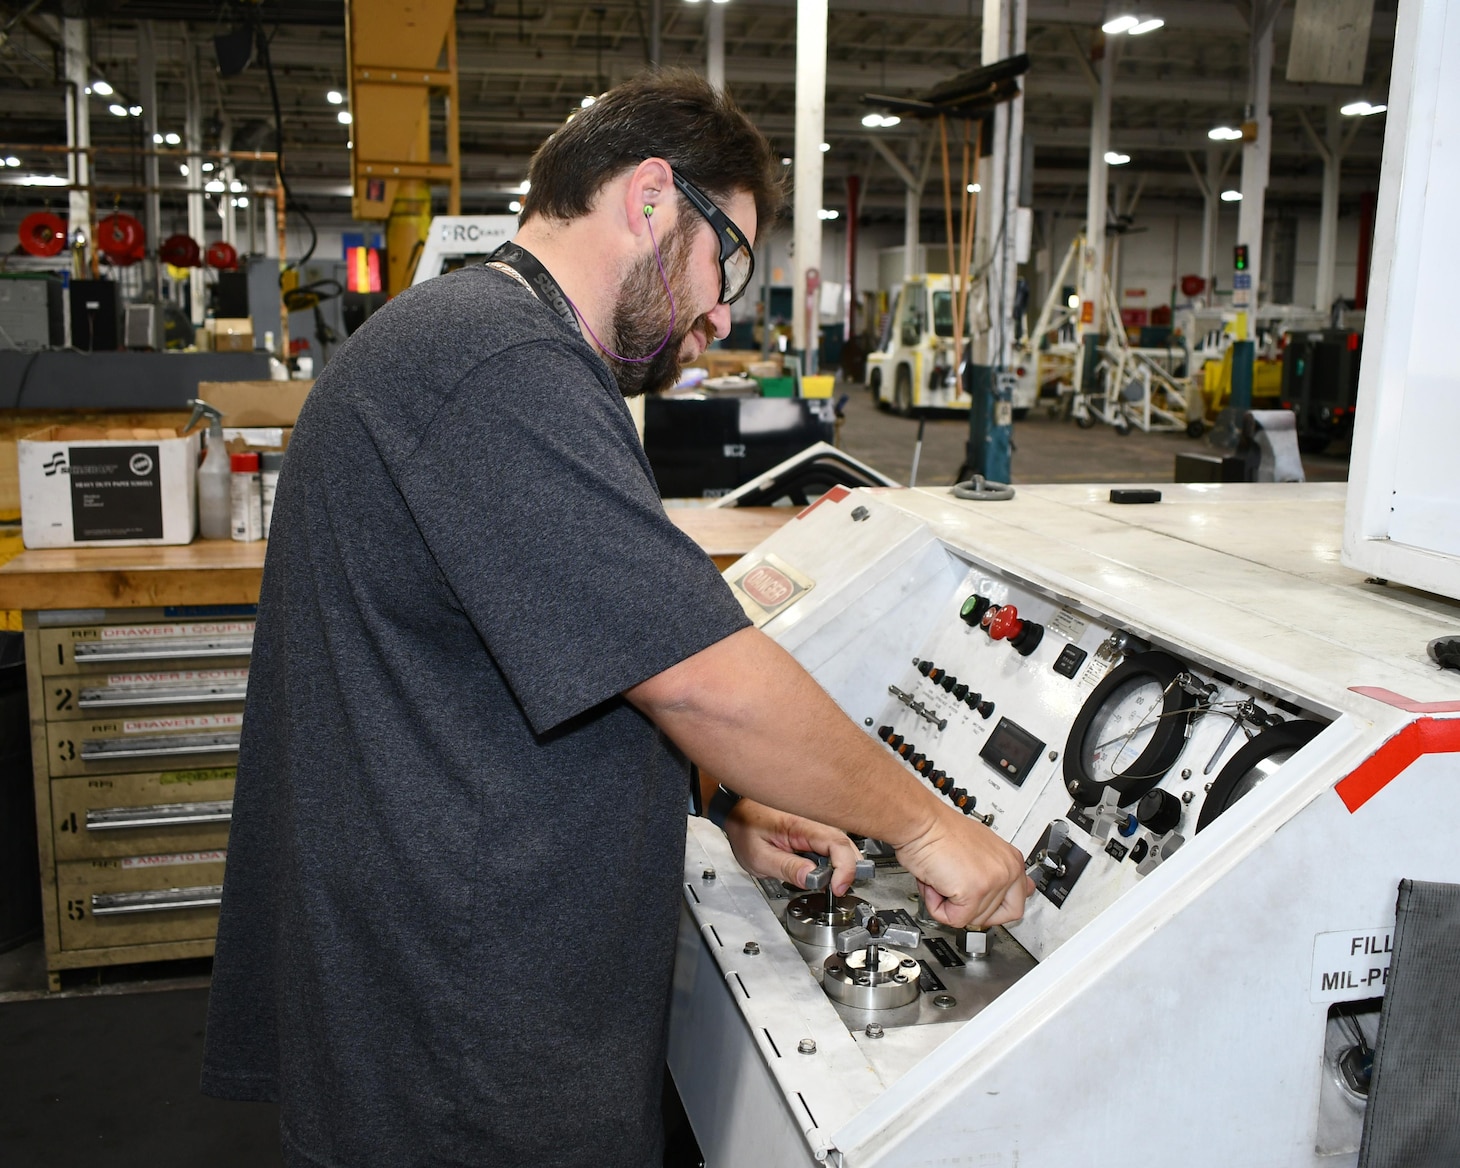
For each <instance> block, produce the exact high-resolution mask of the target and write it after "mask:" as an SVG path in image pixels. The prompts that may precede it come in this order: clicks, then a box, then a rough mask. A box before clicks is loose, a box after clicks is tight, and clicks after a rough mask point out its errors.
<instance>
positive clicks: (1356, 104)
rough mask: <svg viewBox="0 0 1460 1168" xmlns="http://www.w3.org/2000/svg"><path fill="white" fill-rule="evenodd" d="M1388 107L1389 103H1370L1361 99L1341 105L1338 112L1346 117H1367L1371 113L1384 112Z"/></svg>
mask: <svg viewBox="0 0 1460 1168" xmlns="http://www.w3.org/2000/svg"><path fill="white" fill-rule="evenodd" d="M1388 108H1389V107H1388V106H1387V105H1370V104H1369V103H1368V102H1367V101H1364V100H1362V99H1360V100H1359V101H1351V102H1349V103H1348V105H1345V106H1340V107H1339V110H1338V112H1339V113H1341V114H1343V116H1344V117H1346V118H1367V117H1369V116H1370V115H1371V114H1382V113H1383V112H1384V111H1385V110H1387V109H1388Z"/></svg>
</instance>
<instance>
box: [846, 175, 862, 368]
mask: <svg viewBox="0 0 1460 1168" xmlns="http://www.w3.org/2000/svg"><path fill="white" fill-rule="evenodd" d="M861 212H862V178H861V176H860V175H855V174H849V175H847V289H846V295H845V297H843V301H842V303H843V305H844V307H843V315H842V340H843V341H850V340H851V339H852V332H853V330H854V329H855V328H856V324H857V220H858V219H859V218H861Z"/></svg>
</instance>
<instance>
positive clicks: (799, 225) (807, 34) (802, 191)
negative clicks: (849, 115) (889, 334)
mask: <svg viewBox="0 0 1460 1168" xmlns="http://www.w3.org/2000/svg"><path fill="white" fill-rule="evenodd" d="M826 4H827V0H799V2H798V3H797V5H796V165H795V183H796V194H795V201H794V203H793V207H794V219H793V223H792V237H793V239H794V241H795V248H796V254H795V258H794V264H795V267H794V271H795V304H794V305H793V314H792V322H793V323H792V334H793V335H792V343H793V344H794V345H795V346H796V348H797V349H798V350H799V351H800V352H801V354H802V369H803V370H804V371H805V372H808V373H814V372H815V371H816V351H817V347H818V346H817V341H818V336H819V333H820V328H819V325H820V321H821V317H820V312H819V310H818V306H817V304H816V303H814V302H813V301H814V299H815V298H814V297H808V294H807V292H808V286H809V287H810V288H812V289H815V288H817V287H819V285H820V283H821V186H822V164H821V143H822V141H823V137H824V134H825V130H826Z"/></svg>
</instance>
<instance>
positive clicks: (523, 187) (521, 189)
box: [517, 178, 532, 195]
mask: <svg viewBox="0 0 1460 1168" xmlns="http://www.w3.org/2000/svg"><path fill="white" fill-rule="evenodd" d="M530 190H532V180H531V179H530V178H525V179H523V180H522V181H521V182H520V183H518V184H517V193H518V194H519V195H525V194H527V192H528V191H530Z"/></svg>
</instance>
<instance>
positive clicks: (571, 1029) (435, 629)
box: [203, 267, 748, 1168]
mask: <svg viewBox="0 0 1460 1168" xmlns="http://www.w3.org/2000/svg"><path fill="white" fill-rule="evenodd" d="M271 537H272V538H271V540H270V547H269V551H268V558H267V561H266V564H265V568H264V580H263V589H262V595H261V597H260V602H259V621H258V633H257V636H256V639H255V642H254V656H253V663H252V667H251V671H250V676H249V687H248V706H247V712H246V716H245V721H244V733H243V744H242V749H241V752H240V755H239V766H238V784H237V791H236V794H235V799H234V811H233V826H232V831H231V833H230V836H229V855H228V874H227V878H226V882H225V885H224V895H223V909H222V916H221V918H220V921H219V929H218V950H217V958H216V962H215V965H214V974H213V993H212V1001H211V1005H210V1009H209V1016H208V1032H207V1045H206V1051H205V1055H204V1063H203V1089H204V1091H205V1092H207V1093H209V1094H215V1095H221V1096H224V1097H232V1098H243V1099H277V1100H279V1102H280V1104H281V1111H280V1121H281V1127H282V1139H283V1145H284V1154H285V1162H286V1163H287V1164H289V1165H291V1166H306V1165H307V1166H317V1165H328V1166H329V1168H356V1166H358V1168H365V1166H367V1165H368V1166H370V1168H387V1166H389V1168H395V1166H398V1165H399V1166H404V1165H421V1166H425V1165H430V1166H432V1168H437V1166H447V1165H452V1166H454V1165H462V1166H466V1165H472V1166H478V1165H484V1164H521V1165H529V1164H530V1165H534V1166H546V1165H589V1164H592V1165H595V1166H601V1168H612V1166H617V1165H624V1166H625V1168H627V1166H633V1168H643V1166H644V1165H646V1164H649V1163H651V1162H653V1161H655V1159H656V1157H657V1156H658V1154H659V1153H658V1148H659V1140H660V1130H659V1115H658V1108H659V1084H660V1076H661V1070H662V1066H663V1057H664V1046H665V1029H666V1023H667V1013H668V1000H669V986H670V976H671V969H672V963H673V949H674V937H675V928H676V921H677V917H678V911H679V909H678V897H679V884H680V881H681V878H682V875H683V863H684V851H683V847H684V819H685V808H686V799H687V770H688V767H687V763H686V762H685V760H684V758H683V756H682V755H680V754H678V753H677V752H676V751H675V750H674V748H673V747H672V746H671V745H670V744H669V743H668V742H667V741H666V740H665V739H664V738H663V736H662V735H661V734H660V733H659V732H658V731H657V730H656V728H655V727H654V726H653V725H652V724H651V723H650V722H649V721H648V720H647V719H646V718H644V717H643V715H641V714H640V713H639V712H638V711H637V710H635V709H634V708H633V707H632V706H631V705H629V704H628V703H627V702H626V701H624V699H623V698H622V697H620V696H619V695H620V694H621V693H622V691H623V690H625V689H627V688H629V687H631V686H633V685H635V684H636V683H638V682H640V681H643V680H645V679H646V678H649V677H652V676H654V675H655V674H657V673H659V672H661V671H663V670H665V669H667V668H669V667H670V666H672V665H674V664H676V663H677V662H679V661H682V660H684V659H685V658H686V657H688V656H690V655H692V654H694V653H696V652H698V651H699V650H701V649H704V648H706V647H707V646H709V645H712V644H714V643H715V642H717V641H719V640H721V639H722V638H724V637H726V636H728V635H729V634H730V633H732V632H734V631H736V630H737V629H740V628H743V627H745V625H746V624H747V623H748V622H747V621H746V619H745V617H744V614H743V613H742V612H741V609H740V607H739V605H738V604H737V603H736V602H735V600H734V598H733V597H732V595H731V594H730V592H729V589H728V588H727V587H726V586H725V584H724V582H723V581H722V580H721V579H720V577H719V575H718V573H717V572H716V571H715V569H714V567H713V565H712V564H711V562H710V561H709V559H708V558H707V557H706V556H705V555H704V554H703V553H702V552H701V551H700V550H699V549H698V548H697V547H696V546H695V545H694V544H693V543H692V542H691V541H690V540H689V539H688V538H687V537H686V536H684V535H683V534H682V533H681V532H680V531H679V530H678V529H677V528H676V527H675V526H674V525H673V524H672V523H670V521H669V520H668V518H667V517H666V516H665V513H664V509H663V507H662V505H661V504H660V501H659V497H658V493H657V491H656V489H655V486H654V480H653V476H652V473H651V472H650V469H649V464H648V461H647V460H646V458H645V456H644V452H643V449H642V447H641V446H640V444H639V441H638V438H637V436H636V434H635V433H634V427H633V421H632V418H631V416H630V414H629V411H628V409H627V407H626V405H625V403H624V401H623V398H622V396H621V395H620V394H619V392H618V389H617V387H616V385H615V383H614V381H613V378H612V376H611V374H610V373H609V370H608V368H607V366H606V365H605V364H604V363H603V362H602V361H601V360H600V359H599V358H598V357H597V355H596V354H595V353H594V352H593V351H592V350H591V349H590V348H589V347H588V346H587V345H586V344H585V343H584V341H583V340H582V338H581V337H580V336H579V335H578V333H577V331H576V330H575V329H573V328H572V327H571V326H569V325H568V324H567V323H566V322H565V321H563V320H562V319H561V318H560V317H558V316H557V315H556V314H555V313H554V312H553V311H552V310H551V309H549V308H547V307H546V306H544V305H543V304H541V303H540V302H538V301H537V300H536V299H535V298H534V297H533V295H532V294H531V293H530V292H528V291H527V290H526V289H525V288H523V287H521V286H520V285H519V284H517V283H516V282H515V281H513V280H511V279H510V278H509V277H507V276H505V275H503V274H501V273H499V272H495V271H492V270H490V269H487V268H482V267H476V268H469V269H464V270H462V271H460V272H457V273H454V274H452V275H449V276H445V277H442V278H441V279H439V280H433V281H431V282H430V283H428V284H425V285H423V286H421V287H419V288H416V289H412V290H411V291H408V292H406V293H404V294H402V295H401V296H398V297H397V298H396V299H394V300H392V301H391V302H390V303H389V304H388V305H386V306H385V307H384V308H383V309H381V310H380V311H379V312H377V313H376V314H375V315H374V316H373V317H371V319H370V320H369V321H368V322H367V323H366V325H365V326H364V327H363V328H362V329H361V330H360V331H359V332H357V333H356V334H355V335H354V336H353V337H351V338H350V340H349V341H348V342H347V343H346V344H345V345H343V346H342V347H341V349H340V350H339V352H338V353H337V354H336V355H335V357H334V359H333V360H332V361H331V362H330V364H329V367H328V368H327V369H326V370H325V371H324V374H323V375H322V376H321V377H320V379H319V381H318V382H317V383H316V384H315V387H314V389H313V390H312V392H311V393H310V395H309V398H308V400H307V402H306V404H305V407H304V410H303V412H302V413H301V414H300V417H299V423H298V426H297V427H296V428H295V431H294V435H293V440H292V442H291V445H290V447H289V452H288V455H287V457H286V458H285V461H284V468H283V471H282V473H281V475H280V480H279V489H278V495H277V497H276V500H275V504H274V517H273V529H272V532H271Z"/></svg>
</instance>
